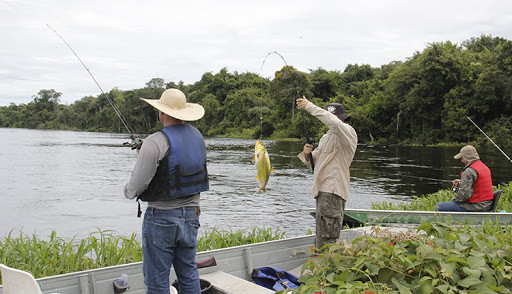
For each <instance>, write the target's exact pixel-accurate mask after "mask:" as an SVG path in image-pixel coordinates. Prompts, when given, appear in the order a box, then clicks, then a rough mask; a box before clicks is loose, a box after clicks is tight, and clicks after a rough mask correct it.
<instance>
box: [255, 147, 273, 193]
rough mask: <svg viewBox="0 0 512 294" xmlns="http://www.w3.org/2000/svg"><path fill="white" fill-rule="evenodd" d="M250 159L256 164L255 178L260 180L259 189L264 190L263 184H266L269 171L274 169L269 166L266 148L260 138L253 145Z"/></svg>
mask: <svg viewBox="0 0 512 294" xmlns="http://www.w3.org/2000/svg"><path fill="white" fill-rule="evenodd" d="M252 161H253V162H254V165H256V170H257V171H258V175H257V176H256V178H257V179H258V180H259V181H260V191H263V192H265V186H267V183H268V178H269V177H270V172H271V171H275V169H273V168H272V167H271V166H270V159H269V158H268V152H267V149H265V146H263V143H261V142H260V140H258V141H256V146H255V147H254V159H253V160H252Z"/></svg>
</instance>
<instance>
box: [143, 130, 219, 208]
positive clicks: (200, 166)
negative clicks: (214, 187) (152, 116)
mask: <svg viewBox="0 0 512 294" xmlns="http://www.w3.org/2000/svg"><path fill="white" fill-rule="evenodd" d="M162 132H163V133H164V134H165V135H166V136H167V139H168V140H169V152H168V154H167V156H166V157H164V158H163V159H162V160H161V161H160V162H159V165H158V168H157V170H156V173H155V176H154V177H153V179H152V180H151V182H150V183H149V186H148V188H147V189H146V190H145V191H144V192H143V193H142V194H141V195H139V197H138V199H140V200H142V201H162V200H170V199H173V198H177V197H183V196H189V195H194V194H197V193H200V192H203V191H206V190H208V189H209V183H208V171H207V170H206V146H205V143H204V139H203V136H202V135H201V133H200V132H199V131H198V130H197V129H196V128H194V127H193V126H191V125H188V124H179V125H173V126H168V127H165V128H164V129H162Z"/></svg>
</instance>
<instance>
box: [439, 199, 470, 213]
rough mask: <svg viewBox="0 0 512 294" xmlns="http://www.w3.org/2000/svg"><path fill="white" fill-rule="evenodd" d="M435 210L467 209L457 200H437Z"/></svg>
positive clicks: (456, 210) (458, 210)
mask: <svg viewBox="0 0 512 294" xmlns="http://www.w3.org/2000/svg"><path fill="white" fill-rule="evenodd" d="M436 211H455V212H467V210H466V209H465V208H464V207H462V206H461V205H460V203H458V202H454V201H450V202H438V203H437V204H436Z"/></svg>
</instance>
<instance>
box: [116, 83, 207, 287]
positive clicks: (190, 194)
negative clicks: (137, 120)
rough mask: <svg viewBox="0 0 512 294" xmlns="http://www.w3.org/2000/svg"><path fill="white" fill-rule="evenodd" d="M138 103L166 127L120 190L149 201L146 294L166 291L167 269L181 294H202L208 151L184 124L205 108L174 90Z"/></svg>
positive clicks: (154, 136) (151, 140)
mask: <svg viewBox="0 0 512 294" xmlns="http://www.w3.org/2000/svg"><path fill="white" fill-rule="evenodd" d="M141 99H142V98H141ZM142 100H144V101H145V102H147V103H149V104H150V105H152V106H153V107H155V108H156V109H158V115H159V118H160V121H161V122H162V124H163V126H164V128H163V129H162V130H161V131H159V132H156V133H154V134H152V135H150V136H148V137H147V138H146V139H145V140H144V144H142V147H141V148H140V150H137V152H138V153H139V155H138V158H137V162H136V164H135V168H134V170H133V173H132V175H131V178H130V181H129V182H128V183H127V184H126V186H125V189H124V195H125V197H126V198H128V199H134V198H137V201H138V200H142V201H147V202H148V207H147V209H146V212H145V214H144V221H143V224H142V255H143V266H142V267H143V273H144V283H145V284H146V287H147V293H152V294H153V293H169V292H170V283H169V273H170V269H171V265H173V266H174V271H175V272H176V276H177V278H178V287H179V291H180V293H191V294H196V293H201V286H200V281H199V275H198V272H197V265H196V262H195V257H196V249H197V231H198V229H199V214H200V209H199V201H200V193H201V192H203V191H206V190H208V188H209V184H208V173H207V170H206V147H205V143H204V139H203V136H202V135H201V133H200V132H199V131H198V130H197V129H196V128H194V127H192V126H191V125H189V124H185V123H184V121H194V120H198V119H200V118H201V117H203V115H204V109H203V107H202V106H201V105H199V104H194V103H187V100H186V97H185V94H183V92H181V91H180V90H178V89H167V90H165V91H164V92H163V93H162V96H161V97H160V99H158V100H155V99H154V100H150V99H142ZM140 214H141V211H140V203H139V213H138V216H139V217H140Z"/></svg>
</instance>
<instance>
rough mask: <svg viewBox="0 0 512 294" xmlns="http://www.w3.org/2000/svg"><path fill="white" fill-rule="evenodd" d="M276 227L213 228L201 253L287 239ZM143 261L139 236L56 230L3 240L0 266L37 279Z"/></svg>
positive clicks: (202, 238) (0, 241) (201, 242)
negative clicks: (69, 234)
mask: <svg viewBox="0 0 512 294" xmlns="http://www.w3.org/2000/svg"><path fill="white" fill-rule="evenodd" d="M285 237H286V235H285V233H284V232H281V231H279V230H273V229H272V228H253V229H242V230H219V229H217V228H213V229H211V230H209V231H206V232H204V233H203V234H202V235H201V236H199V239H198V246H197V251H198V252H201V251H207V250H213V249H220V248H227V247H233V246H239V245H245V244H252V243H257V242H264V241H271V240H279V239H283V238H285ZM138 261H142V245H141V242H140V240H139V238H138V237H137V235H136V234H135V233H133V234H132V235H131V236H130V237H129V238H128V237H123V236H117V235H115V234H114V232H112V231H101V230H98V231H97V232H93V233H90V234H89V236H88V237H87V238H84V239H81V240H76V239H75V238H73V239H72V240H65V239H63V238H61V237H58V236H57V233H56V232H55V231H52V233H51V234H50V236H49V237H48V238H45V239H41V238H40V237H38V236H36V235H32V236H28V235H26V234H23V232H20V233H19V235H16V236H15V235H13V234H12V232H11V233H10V234H8V235H7V236H6V237H4V238H3V239H0V263H2V264H5V265H7V266H10V267H14V268H16V269H20V270H24V271H28V272H30V273H31V274H32V275H33V276H34V277H35V278H41V277H47V276H54V275H60V274H65V273H71V272H76V271H83V270H89V269H94V268H100V267H107V266H114V265H119V264H126V263H130V262H138ZM0 281H1V280H0Z"/></svg>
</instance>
